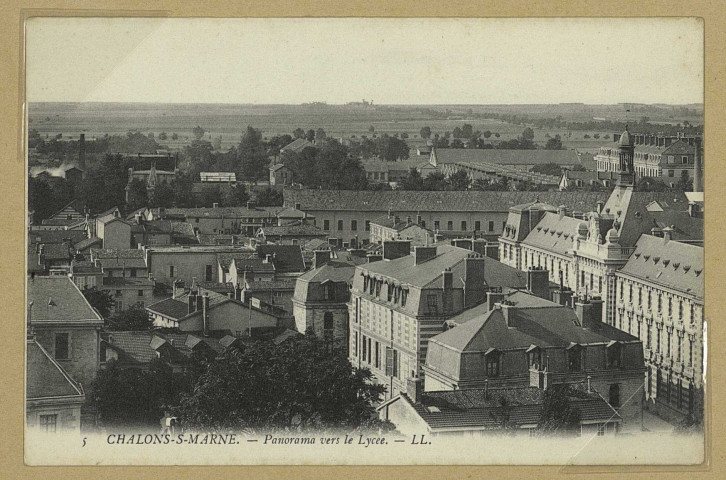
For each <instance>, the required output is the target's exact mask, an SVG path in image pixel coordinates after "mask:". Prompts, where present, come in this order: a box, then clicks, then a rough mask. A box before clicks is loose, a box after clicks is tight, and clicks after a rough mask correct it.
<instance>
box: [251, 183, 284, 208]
mask: <svg viewBox="0 0 726 480" xmlns="http://www.w3.org/2000/svg"><path fill="white" fill-rule="evenodd" d="M282 202H283V198H282V192H280V191H278V190H275V189H273V188H269V187H268V188H267V189H265V190H262V191H261V192H258V193H257V205H258V206H260V207H281V206H282Z"/></svg>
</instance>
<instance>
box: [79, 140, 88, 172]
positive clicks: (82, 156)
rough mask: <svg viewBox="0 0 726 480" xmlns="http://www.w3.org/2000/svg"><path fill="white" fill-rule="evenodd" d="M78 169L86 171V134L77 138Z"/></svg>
mask: <svg viewBox="0 0 726 480" xmlns="http://www.w3.org/2000/svg"><path fill="white" fill-rule="evenodd" d="M78 168H80V169H81V170H86V134H85V133H82V134H81V136H80V137H79V138H78Z"/></svg>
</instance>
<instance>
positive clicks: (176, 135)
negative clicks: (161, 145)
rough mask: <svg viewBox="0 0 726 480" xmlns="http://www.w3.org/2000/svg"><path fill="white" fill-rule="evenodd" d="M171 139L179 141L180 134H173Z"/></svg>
mask: <svg viewBox="0 0 726 480" xmlns="http://www.w3.org/2000/svg"><path fill="white" fill-rule="evenodd" d="M171 139H172V140H179V134H178V133H172V134H171Z"/></svg>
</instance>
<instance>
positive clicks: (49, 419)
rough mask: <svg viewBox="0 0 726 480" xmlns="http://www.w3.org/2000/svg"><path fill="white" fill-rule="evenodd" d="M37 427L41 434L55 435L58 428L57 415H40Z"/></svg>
mask: <svg viewBox="0 0 726 480" xmlns="http://www.w3.org/2000/svg"><path fill="white" fill-rule="evenodd" d="M38 425H39V426H40V431H41V432H43V433H55V432H56V428H57V426H58V415H57V414H53V415H41V416H40V419H39V421H38Z"/></svg>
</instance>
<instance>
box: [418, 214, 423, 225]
mask: <svg viewBox="0 0 726 480" xmlns="http://www.w3.org/2000/svg"><path fill="white" fill-rule="evenodd" d="M422 221H423V219H422V218H421V215H416V225H421V222H422Z"/></svg>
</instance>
